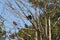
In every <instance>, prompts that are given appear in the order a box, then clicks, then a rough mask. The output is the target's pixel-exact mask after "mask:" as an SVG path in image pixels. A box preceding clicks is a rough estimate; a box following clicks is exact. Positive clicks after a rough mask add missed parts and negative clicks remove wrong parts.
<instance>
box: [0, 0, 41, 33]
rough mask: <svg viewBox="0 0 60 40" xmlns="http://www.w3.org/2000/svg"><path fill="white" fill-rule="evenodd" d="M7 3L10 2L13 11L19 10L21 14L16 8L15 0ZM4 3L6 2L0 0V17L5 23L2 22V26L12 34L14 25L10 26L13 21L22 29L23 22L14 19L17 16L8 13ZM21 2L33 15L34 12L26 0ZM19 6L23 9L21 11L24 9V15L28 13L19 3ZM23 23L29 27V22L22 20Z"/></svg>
mask: <svg viewBox="0 0 60 40" xmlns="http://www.w3.org/2000/svg"><path fill="white" fill-rule="evenodd" d="M9 1H10V2H11V4H12V6H13V7H14V8H15V9H17V10H19V12H20V13H22V12H21V10H20V8H18V6H17V5H16V4H15V0H9ZM6 2H7V0H0V15H1V16H2V17H3V18H4V19H6V21H5V22H4V25H5V27H6V29H7V30H8V31H9V30H10V31H11V30H12V32H14V29H13V28H14V25H12V24H13V21H15V22H17V24H18V26H22V27H24V22H22V20H21V19H20V18H17V17H16V16H17V14H16V13H14V12H11V11H10V8H9V10H6V9H7V7H6V5H5V3H6ZM22 2H23V3H24V4H26V5H27V7H28V8H29V9H30V10H31V12H32V13H33V14H34V13H35V10H34V9H33V8H32V7H31V6H32V5H31V4H29V3H28V1H27V0H22ZM19 5H20V6H21V7H23V9H25V10H24V12H25V13H29V12H28V10H27V9H26V8H25V7H24V6H23V5H22V4H21V3H19ZM38 12H39V8H37V13H38ZM40 12H42V11H41V10H40ZM38 14H39V13H38ZM15 15H16V16H15ZM18 17H19V16H18ZM20 17H21V15H20ZM24 21H25V23H26V24H27V25H31V23H30V22H29V21H27V20H26V19H24Z"/></svg>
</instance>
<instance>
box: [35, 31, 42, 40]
mask: <svg viewBox="0 0 60 40" xmlns="http://www.w3.org/2000/svg"><path fill="white" fill-rule="evenodd" d="M35 34H36V37H35V40H41V39H42V38H41V35H40V31H39V30H36V33H35Z"/></svg>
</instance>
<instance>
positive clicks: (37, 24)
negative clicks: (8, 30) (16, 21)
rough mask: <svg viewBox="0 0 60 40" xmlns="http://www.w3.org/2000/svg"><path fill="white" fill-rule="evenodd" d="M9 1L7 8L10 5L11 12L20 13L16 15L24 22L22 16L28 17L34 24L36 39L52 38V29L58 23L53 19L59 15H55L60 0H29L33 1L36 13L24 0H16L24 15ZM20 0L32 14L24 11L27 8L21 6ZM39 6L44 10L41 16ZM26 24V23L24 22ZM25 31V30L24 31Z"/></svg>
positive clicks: (49, 39)
mask: <svg viewBox="0 0 60 40" xmlns="http://www.w3.org/2000/svg"><path fill="white" fill-rule="evenodd" d="M7 2H8V3H6V4H7V8H8V7H9V8H10V9H8V10H9V11H10V12H13V14H14V15H17V14H18V16H16V17H17V18H20V19H21V20H22V21H23V22H24V20H23V18H22V17H24V18H26V20H28V21H29V22H30V23H31V24H32V27H33V29H34V31H35V40H52V32H51V31H52V30H53V25H56V24H55V22H56V21H55V20H52V18H54V17H57V16H55V14H56V13H57V12H58V10H59V8H60V5H59V4H60V3H59V2H60V1H59V0H29V2H32V7H33V8H34V10H35V13H32V12H31V10H30V9H29V8H28V6H27V5H26V4H24V3H23V2H22V0H17V1H16V0H15V1H14V2H15V3H16V5H17V6H18V7H19V9H20V11H21V12H22V14H23V16H21V15H22V14H21V13H20V12H19V10H17V9H15V8H13V7H12V4H11V2H10V1H7ZM18 2H19V3H22V5H23V6H24V7H25V8H26V9H27V11H28V12H29V13H27V14H30V15H28V16H27V15H26V13H25V12H24V10H25V9H23V7H21V6H20V5H19V3H18ZM37 7H39V10H41V11H42V12H43V13H42V14H40V13H39V15H40V17H39V16H38V13H37ZM39 12H40V11H39ZM15 13H16V14H15ZM33 14H34V15H33ZM54 19H55V18H54ZM52 23H53V25H52ZM24 24H26V23H25V22H24ZM15 26H16V25H15ZM25 26H26V25H25ZM27 29H28V28H27ZM23 33H25V32H24V31H23ZM25 34H26V33H25ZM27 34H28V36H30V35H29V33H27ZM23 39H24V38H23Z"/></svg>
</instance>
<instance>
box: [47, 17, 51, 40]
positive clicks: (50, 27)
mask: <svg viewBox="0 0 60 40" xmlns="http://www.w3.org/2000/svg"><path fill="white" fill-rule="evenodd" d="M48 22H49V40H51V20H50V17H49V19H48Z"/></svg>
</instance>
